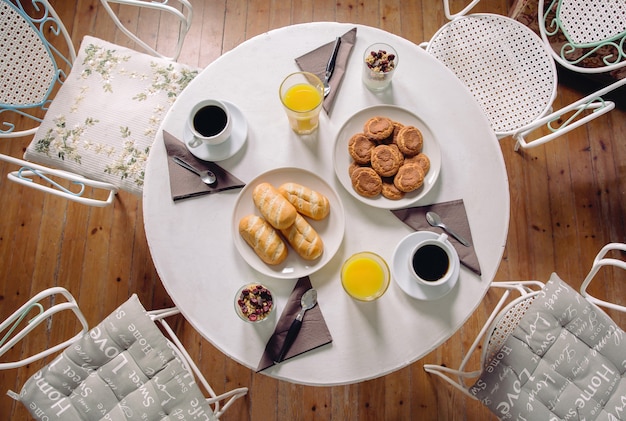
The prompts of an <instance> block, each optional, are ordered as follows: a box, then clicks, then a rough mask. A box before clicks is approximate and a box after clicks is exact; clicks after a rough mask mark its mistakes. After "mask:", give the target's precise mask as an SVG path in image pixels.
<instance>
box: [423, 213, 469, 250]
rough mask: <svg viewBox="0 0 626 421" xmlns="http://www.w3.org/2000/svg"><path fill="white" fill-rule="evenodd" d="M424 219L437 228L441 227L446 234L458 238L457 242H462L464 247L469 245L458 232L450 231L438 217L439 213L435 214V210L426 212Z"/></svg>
mask: <svg viewBox="0 0 626 421" xmlns="http://www.w3.org/2000/svg"><path fill="white" fill-rule="evenodd" d="M426 220H427V221H428V223H429V224H430V225H432V226H433V227H439V228H442V229H444V230H445V231H447V232H448V234H450V235H451V236H453V237H454V238H456V239H457V240H459V242H460V243H461V244H463V245H464V246H465V247H469V246H470V243H468V242H467V240H466V239H465V238H463V237H461V236H460V235H459V234H457V233H456V232H454V231H452V230H451V229H450V228H449V227H448V226H447V225H446V224H444V223H443V222H442V221H441V218H440V217H439V215H437V214H436V213H435V212H426Z"/></svg>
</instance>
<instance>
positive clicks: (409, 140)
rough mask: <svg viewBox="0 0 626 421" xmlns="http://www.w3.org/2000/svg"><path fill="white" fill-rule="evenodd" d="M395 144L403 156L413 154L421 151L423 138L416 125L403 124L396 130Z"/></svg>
mask: <svg viewBox="0 0 626 421" xmlns="http://www.w3.org/2000/svg"><path fill="white" fill-rule="evenodd" d="M396 144H397V145H398V148H400V152H402V153H403V154H404V155H405V156H414V155H417V154H418V153H420V152H422V147H423V146H424V138H423V137H422V132H420V131H419V129H418V128H417V127H414V126H404V127H403V128H401V129H400V131H399V132H398V138H397V140H396Z"/></svg>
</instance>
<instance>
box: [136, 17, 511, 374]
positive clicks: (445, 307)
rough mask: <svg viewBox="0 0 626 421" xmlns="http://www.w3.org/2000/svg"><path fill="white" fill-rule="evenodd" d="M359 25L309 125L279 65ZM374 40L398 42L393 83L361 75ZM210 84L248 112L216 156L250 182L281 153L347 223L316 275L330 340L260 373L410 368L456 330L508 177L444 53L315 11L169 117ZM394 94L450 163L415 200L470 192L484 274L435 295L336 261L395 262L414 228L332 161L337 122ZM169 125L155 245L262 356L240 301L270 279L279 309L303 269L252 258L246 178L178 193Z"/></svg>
mask: <svg viewBox="0 0 626 421" xmlns="http://www.w3.org/2000/svg"><path fill="white" fill-rule="evenodd" d="M354 26H356V27H357V28H358V31H357V42H356V45H355V47H354V49H353V51H352V54H351V58H350V62H349V65H348V66H347V71H346V74H345V77H344V80H343V84H342V87H341V92H340V93H339V95H338V97H337V99H336V102H335V105H334V109H333V110H332V113H331V116H330V118H329V117H328V116H327V115H326V114H325V113H323V115H322V117H321V121H320V129H319V130H318V133H317V135H316V136H314V138H313V139H306V140H305V139H301V138H299V137H298V136H297V135H295V134H294V133H293V132H292V131H291V129H290V128H289V125H288V122H287V118H286V116H285V114H284V112H283V109H282V108H281V104H280V101H279V98H278V86H279V84H280V82H281V80H282V79H283V77H284V76H285V75H286V74H288V73H290V72H293V71H297V70H298V68H297V66H296V64H295V62H294V58H295V57H298V56H300V55H302V54H304V53H306V52H308V51H310V50H312V49H314V48H316V47H318V46H320V45H322V44H324V43H327V42H331V41H333V40H334V38H335V36H338V35H342V34H344V33H345V32H347V31H348V30H349V29H351V28H353V27H354ZM374 42H386V43H389V44H392V45H393V46H394V47H395V48H396V49H397V51H398V54H399V56H400V63H399V67H398V69H397V71H396V74H395V76H394V79H393V83H392V87H391V88H390V89H389V90H387V91H385V92H384V93H383V94H373V93H372V92H370V91H368V90H367V89H366V88H365V87H364V86H363V85H362V82H361V66H362V63H361V56H362V54H363V51H364V50H365V48H366V47H367V46H369V45H370V44H372V43H374ZM205 98H220V99H224V100H227V101H230V102H232V103H234V104H236V105H237V106H238V107H239V108H240V109H241V110H242V112H243V113H244V115H245V117H246V119H247V122H248V130H249V132H248V140H247V143H246V145H245V146H244V148H243V149H242V150H241V151H240V152H239V153H238V154H236V155H235V156H233V157H232V158H229V159H227V160H225V161H221V162H220V164H221V165H222V166H223V167H224V168H226V169H227V170H229V171H231V172H232V173H233V174H234V175H236V176H237V177H239V178H240V179H242V180H243V181H244V182H249V181H250V180H252V179H253V178H255V177H256V176H257V175H259V174H261V173H263V172H265V171H268V170H271V169H274V168H278V167H291V166H297V167H300V168H304V169H308V170H310V171H313V172H316V173H317V174H320V175H321V176H322V177H324V178H325V179H326V180H327V181H328V183H329V184H330V185H331V186H332V187H334V189H335V190H336V191H337V193H338V194H339V197H340V199H341V201H342V203H343V207H344V210H345V216H346V228H345V236H344V239H343V243H342V245H341V246H340V248H339V250H338V252H337V254H336V255H335V257H334V258H333V259H332V260H331V261H330V262H329V263H328V264H327V265H326V266H325V267H324V268H322V269H321V270H320V271H319V272H316V273H314V274H312V275H311V282H312V284H313V286H314V287H315V288H316V289H317V290H318V298H319V303H320V306H321V310H322V313H323V314H324V317H325V319H326V322H327V324H328V327H329V330H330V333H331V335H332V337H333V342H332V344H330V345H326V346H323V347H321V348H318V349H316V350H313V351H311V352H308V353H305V354H302V355H300V356H298V357H296V358H293V359H290V360H288V361H286V362H285V363H283V364H280V365H277V366H274V367H272V368H270V369H267V370H265V371H264V372H263V373H265V374H267V375H270V376H272V377H276V378H279V379H284V380H288V381H291V382H295V383H301V384H309V385H338V384H348V383H354V382H358V381H363V380H366V379H370V378H375V377H378V376H382V375H385V374H387V373H390V372H392V371H395V370H397V369H400V368H402V367H404V366H406V365H408V364H410V363H412V362H414V361H415V360H417V359H419V358H421V357H423V356H424V355H425V354H427V353H428V352H430V351H431V350H433V349H434V348H436V347H437V346H438V345H440V344H441V343H442V342H444V341H445V340H446V339H447V338H449V337H450V336H451V335H452V334H454V332H455V331H457V330H458V329H459V328H460V327H461V326H462V325H463V323H464V322H465V321H466V320H467V318H468V317H469V316H470V315H471V313H472V312H473V311H474V310H475V308H476V307H477V306H478V305H479V304H480V302H481V300H482V298H483V296H484V294H485V293H486V291H487V288H488V286H489V283H490V282H491V281H492V280H493V278H494V276H495V273H496V270H497V268H498V265H499V263H500V260H501V258H502V253H503V250H504V246H505V242H506V237H507V230H508V222H509V202H510V199H509V190H508V182H507V174H506V168H505V165H504V161H503V157H502V154H501V150H500V146H499V144H498V141H497V140H496V137H495V134H494V133H493V132H492V130H491V129H490V127H489V125H488V122H487V120H486V118H485V117H484V116H483V114H482V113H481V111H480V109H479V108H478V105H477V104H476V102H475V101H474V100H473V98H472V97H471V95H470V93H469V92H468V91H467V90H466V89H465V88H464V87H463V86H462V85H461V83H460V82H459V81H458V80H457V79H456V78H455V77H454V76H453V75H452V73H450V72H449V71H448V70H447V69H446V68H445V67H444V66H443V65H441V64H440V63H439V62H437V61H436V60H435V59H434V58H432V57H430V56H429V55H428V54H427V53H426V52H424V51H423V50H422V49H420V48H419V47H418V46H416V45H415V44H413V43H411V42H409V41H407V40H405V39H402V38H400V37H397V36H395V35H393V34H390V33H388V32H385V31H382V30H379V29H375V28H371V27H366V26H361V25H353V24H340V23H314V24H303V25H295V26H290V27H285V28H281V29H277V30H273V31H270V32H269V33H265V34H262V35H259V36H257V37H255V38H253V39H250V40H248V41H246V42H244V43H243V44H241V45H239V46H238V47H236V48H235V49H234V50H232V51H230V52H228V53H226V54H224V55H223V56H222V57H220V58H219V59H217V60H216V61H215V62H213V63H212V64H210V65H209V66H208V67H207V68H206V69H205V70H204V71H203V72H202V73H201V74H200V75H199V76H198V77H197V78H196V79H195V80H194V81H193V82H192V83H191V85H189V87H188V88H187V89H186V90H185V91H184V92H183V93H182V94H181V95H180V97H179V98H178V100H177V101H176V103H175V104H174V106H173V107H172V108H171V110H170V112H169V114H168V116H167V117H166V119H165V121H164V123H163V129H165V130H167V131H169V132H171V133H172V134H174V135H175V136H177V137H178V138H182V134H183V129H184V125H185V119H186V117H187V114H188V112H189V110H190V109H191V107H192V105H193V104H194V103H195V102H197V101H200V100H202V99H205ZM383 103H387V104H395V105H399V106H402V107H405V108H406V109H408V110H410V111H412V112H413V113H415V114H417V115H419V116H420V117H421V118H422V119H423V120H424V121H426V122H427V124H428V125H429V126H430V128H431V129H432V130H433V132H435V133H436V136H437V138H438V140H439V143H440V146H441V151H442V167H441V174H440V177H439V180H438V182H437V184H436V186H435V187H434V188H433V189H432V190H431V191H430V192H429V193H428V194H427V195H426V196H425V197H424V198H422V199H421V200H420V201H419V202H418V203H417V205H426V204H430V203H436V202H443V201H449V200H454V199H463V200H464V202H465V206H466V210H467V213H468V219H469V222H470V226H471V230H472V236H473V240H474V244H475V247H476V250H477V255H478V258H479V261H480V265H481V269H482V276H481V277H479V276H477V275H475V274H474V273H472V272H470V271H469V270H467V269H466V268H465V267H462V269H461V274H460V279H459V282H458V283H457V285H456V286H455V288H454V289H453V290H452V291H451V292H450V293H449V294H448V295H446V296H445V297H443V298H441V299H439V300H436V301H420V300H416V299H414V298H412V297H410V296H408V295H406V294H405V293H404V292H403V291H402V290H401V289H400V287H399V286H398V285H397V284H396V283H395V282H394V281H392V283H391V285H390V287H389V289H388V291H387V292H386V294H385V295H384V296H383V297H382V298H381V299H379V300H378V301H376V302H373V303H361V302H356V301H354V300H352V299H351V298H349V297H348V296H347V295H346V294H345V292H344V291H343V289H342V287H341V282H340V279H339V269H340V266H341V263H342V262H343V261H344V260H345V259H347V258H348V257H349V256H350V255H351V254H353V253H355V252H358V251H362V250H369V251H373V252H375V253H378V254H379V255H381V256H382V257H383V258H384V259H386V260H387V262H389V263H390V262H391V260H392V255H393V251H394V249H395V247H396V245H397V244H398V243H399V242H400V241H401V240H402V238H404V237H405V236H406V235H408V234H410V233H411V232H413V230H412V229H411V228H409V227H408V226H406V225H405V224H404V223H402V222H401V221H400V220H399V219H397V218H396V217H395V216H394V215H393V214H392V213H391V212H390V211H388V210H384V209H376V208H372V207H368V206H366V205H364V204H362V203H361V202H359V201H357V200H356V199H355V198H353V197H352V196H351V195H350V194H349V193H348V192H347V191H346V190H345V189H344V187H343V186H342V185H341V184H340V183H339V181H338V180H337V178H336V176H335V174H334V170H333V159H332V151H333V145H334V140H335V136H336V134H337V132H338V131H339V129H340V127H341V125H342V124H343V123H344V122H345V121H346V119H348V118H349V117H350V116H351V115H352V114H354V113H355V112H357V111H359V110H360V109H362V108H364V107H367V106H371V105H376V104H383ZM166 159H167V158H166V152H165V147H164V145H163V140H162V135H161V134H160V133H159V135H158V136H157V138H156V141H155V144H154V146H153V148H152V151H151V153H150V159H149V162H148V165H147V171H146V181H145V187H144V195H143V200H144V204H143V207H144V220H145V230H146V236H147V239H148V243H149V247H150V251H151V253H152V258H153V259H154V263H155V266H156V269H157V271H158V274H159V276H160V278H161V280H162V282H163V284H164V285H165V288H166V290H167V292H168V293H169V294H170V296H171V298H172V300H173V301H174V303H175V304H176V305H177V306H178V307H179V308H180V310H181V312H182V313H183V315H184V316H185V318H186V319H187V320H188V321H189V322H190V323H191V324H192V325H193V326H194V328H195V329H197V330H198V331H199V332H200V333H201V334H202V336H203V337H205V338H206V339H207V340H209V341H210V342H211V343H212V344H213V345H215V346H216V347H217V348H218V349H220V350H221V351H222V352H224V353H225V354H226V355H228V356H229V357H231V358H233V359H235V360H236V361H238V362H240V363H241V364H243V365H245V366H247V367H249V368H251V369H253V370H254V369H255V368H256V366H257V364H258V362H259V359H260V358H261V355H262V352H263V349H264V347H265V344H266V342H267V340H268V339H269V337H270V336H271V334H272V331H273V328H274V326H273V325H266V326H256V325H252V324H247V323H245V322H243V321H241V320H240V319H239V318H238V317H237V315H236V314H235V311H234V309H233V299H234V294H235V292H236V290H237V288H239V287H240V286H241V285H242V284H244V283H247V282H250V281H260V282H262V283H264V284H266V285H267V286H268V287H270V288H271V289H272V291H273V292H274V294H275V299H276V302H277V305H278V310H279V311H280V310H281V309H282V308H283V307H284V305H285V302H286V300H287V297H288V296H289V294H290V292H291V290H292V289H293V286H294V285H295V282H296V280H295V279H294V280H291V279H287V280H285V279H274V278H270V277H267V276H264V275H262V274H260V273H259V272H257V271H255V270H254V269H252V268H251V267H250V266H249V265H248V264H246V262H245V261H244V260H243V259H242V258H241V256H240V255H239V253H238V252H237V250H236V248H235V246H234V243H233V236H235V235H239V234H238V233H237V232H232V231H231V216H232V211H233V206H234V203H235V201H236V199H237V196H238V193H239V191H238V190H234V191H228V192H222V193H219V194H211V195H207V196H202V197H200V198H195V199H190V200H185V201H181V202H179V203H174V202H173V201H172V199H171V194H170V186H169V178H168V169H167V163H166Z"/></svg>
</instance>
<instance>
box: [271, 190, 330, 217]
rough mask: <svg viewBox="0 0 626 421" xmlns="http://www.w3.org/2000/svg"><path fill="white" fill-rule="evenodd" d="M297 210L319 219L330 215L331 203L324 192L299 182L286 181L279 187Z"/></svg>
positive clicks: (281, 192)
mask: <svg viewBox="0 0 626 421" xmlns="http://www.w3.org/2000/svg"><path fill="white" fill-rule="evenodd" d="M278 191H279V193H280V194H282V195H283V196H284V197H285V198H286V199H287V200H288V201H289V203H291V204H292V205H293V206H294V207H295V208H296V210H297V211H298V212H299V213H301V214H302V215H304V216H308V217H309V218H311V219H314V220H316V221H319V220H321V219H324V218H326V217H327V216H328V213H329V212H330V203H329V202H328V199H327V198H326V196H324V195H323V194H322V193H319V192H316V191H315V190H311V189H310V188H308V187H305V186H302V185H300V184H297V183H285V184H283V185H281V186H280V187H279V188H278Z"/></svg>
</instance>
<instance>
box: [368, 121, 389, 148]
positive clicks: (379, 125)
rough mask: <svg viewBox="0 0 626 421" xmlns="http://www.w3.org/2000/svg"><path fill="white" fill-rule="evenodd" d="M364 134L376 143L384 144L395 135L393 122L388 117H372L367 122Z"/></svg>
mask: <svg viewBox="0 0 626 421" xmlns="http://www.w3.org/2000/svg"><path fill="white" fill-rule="evenodd" d="M363 133H364V134H365V136H367V137H368V138H369V139H372V140H373V141H375V142H382V141H383V140H385V139H387V138H388V137H389V136H391V134H392V133H393V121H391V120H390V119H389V118H387V117H372V118H370V119H369V120H367V121H366V122H365V125H364V126H363Z"/></svg>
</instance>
